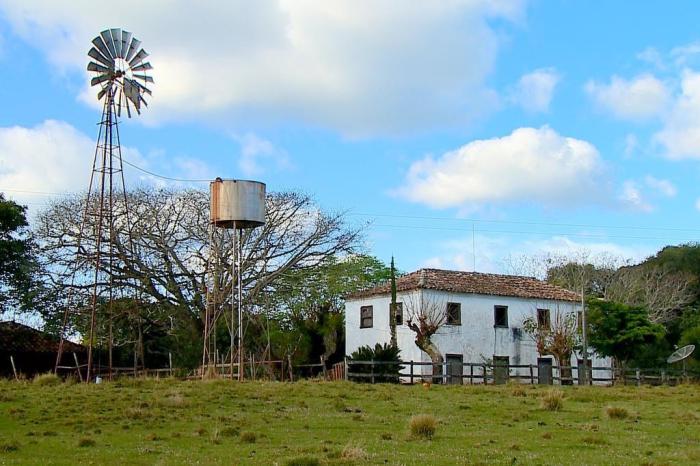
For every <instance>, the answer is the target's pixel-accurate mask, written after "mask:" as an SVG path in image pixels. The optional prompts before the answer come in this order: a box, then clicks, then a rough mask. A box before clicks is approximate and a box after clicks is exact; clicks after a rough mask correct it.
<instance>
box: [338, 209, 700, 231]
mask: <svg viewBox="0 0 700 466" xmlns="http://www.w3.org/2000/svg"><path fill="white" fill-rule="evenodd" d="M348 215H352V216H356V217H357V216H359V217H387V218H405V219H413V220H442V221H452V222H466V223H503V224H513V225H533V226H556V227H571V228H607V229H616V230H649V231H679V232H693V233H700V229H697V228H669V227H646V226H635V225H631V226H620V225H594V224H586V223H554V222H534V221H527V220H483V219H476V218H450V217H432V216H421V215H396V214H383V213H363V212H354V213H353V212H350V213H348Z"/></svg>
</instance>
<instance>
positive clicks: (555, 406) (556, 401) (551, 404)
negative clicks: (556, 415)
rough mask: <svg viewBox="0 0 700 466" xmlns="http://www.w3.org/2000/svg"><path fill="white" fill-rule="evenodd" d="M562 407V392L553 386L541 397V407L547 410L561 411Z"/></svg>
mask: <svg viewBox="0 0 700 466" xmlns="http://www.w3.org/2000/svg"><path fill="white" fill-rule="evenodd" d="M563 407H564V392H562V391H561V390H559V389H556V388H553V389H551V390H548V391H547V393H545V394H544V396H543V397H542V409H546V410H547V411H561V410H562V408H563Z"/></svg>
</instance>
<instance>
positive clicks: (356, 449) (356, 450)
mask: <svg viewBox="0 0 700 466" xmlns="http://www.w3.org/2000/svg"><path fill="white" fill-rule="evenodd" d="M340 457H341V458H343V459H346V460H363V459H365V458H367V452H366V451H365V449H364V448H362V447H361V446H359V445H353V444H352V443H348V444H347V445H345V448H343V451H342V452H341V453H340Z"/></svg>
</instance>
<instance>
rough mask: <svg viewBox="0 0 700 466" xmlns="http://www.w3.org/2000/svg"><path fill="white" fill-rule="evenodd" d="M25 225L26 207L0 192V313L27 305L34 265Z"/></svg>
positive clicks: (23, 307)
mask: <svg viewBox="0 0 700 466" xmlns="http://www.w3.org/2000/svg"><path fill="white" fill-rule="evenodd" d="M27 225H28V223H27V217H26V207H24V206H21V205H19V204H17V203H16V202H14V201H10V200H7V199H5V196H4V195H3V194H2V193H0V314H3V313H5V312H7V311H10V310H14V311H19V310H25V309H26V308H27V307H28V306H29V305H30V299H31V288H32V274H33V270H34V262H33V260H32V242H31V239H30V238H29V236H28V232H27Z"/></svg>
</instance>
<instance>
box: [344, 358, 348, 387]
mask: <svg viewBox="0 0 700 466" xmlns="http://www.w3.org/2000/svg"><path fill="white" fill-rule="evenodd" d="M343 362H344V363H345V366H344V369H345V374H343V378H344V379H345V381H346V382H347V380H348V357H347V356H345V359H343Z"/></svg>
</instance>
